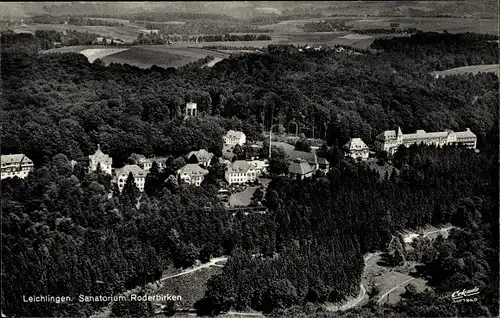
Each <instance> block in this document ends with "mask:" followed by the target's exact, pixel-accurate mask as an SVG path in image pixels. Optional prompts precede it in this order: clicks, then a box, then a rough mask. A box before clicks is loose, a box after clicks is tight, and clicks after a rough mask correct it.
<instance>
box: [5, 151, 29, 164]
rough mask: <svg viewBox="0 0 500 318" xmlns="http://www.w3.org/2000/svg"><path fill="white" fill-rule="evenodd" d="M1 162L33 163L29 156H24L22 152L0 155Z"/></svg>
mask: <svg viewBox="0 0 500 318" xmlns="http://www.w3.org/2000/svg"><path fill="white" fill-rule="evenodd" d="M1 162H2V164H20V163H21V162H23V163H27V164H30V163H33V162H32V161H31V159H30V158H28V157H26V156H25V155H24V154H22V153H20V154H13V155H2V158H1Z"/></svg>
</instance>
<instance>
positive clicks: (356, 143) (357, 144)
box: [343, 138, 368, 150]
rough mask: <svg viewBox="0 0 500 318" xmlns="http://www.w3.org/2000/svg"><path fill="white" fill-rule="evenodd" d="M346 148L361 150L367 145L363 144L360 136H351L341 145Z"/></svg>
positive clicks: (366, 147)
mask: <svg viewBox="0 0 500 318" xmlns="http://www.w3.org/2000/svg"><path fill="white" fill-rule="evenodd" d="M343 148H344V149H347V150H363V149H368V146H367V145H366V144H365V142H364V141H363V139H361V138H351V139H350V140H349V141H348V142H347V143H346V144H345V145H344V147H343Z"/></svg>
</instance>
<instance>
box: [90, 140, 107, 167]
mask: <svg viewBox="0 0 500 318" xmlns="http://www.w3.org/2000/svg"><path fill="white" fill-rule="evenodd" d="M89 159H92V160H94V161H96V162H103V163H106V164H109V165H110V164H111V162H112V159H111V157H110V156H108V155H107V154H105V153H103V152H102V151H101V145H99V144H97V150H96V152H95V153H94V154H93V155H90V156H89Z"/></svg>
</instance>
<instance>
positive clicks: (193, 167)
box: [177, 163, 208, 177]
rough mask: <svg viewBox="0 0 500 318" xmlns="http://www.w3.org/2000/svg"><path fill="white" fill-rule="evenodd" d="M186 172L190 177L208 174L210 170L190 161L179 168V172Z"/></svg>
mask: <svg viewBox="0 0 500 318" xmlns="http://www.w3.org/2000/svg"><path fill="white" fill-rule="evenodd" d="M184 173H186V174H187V175H189V176H190V177H193V176H204V175H206V174H207V173H208V170H206V169H203V168H202V167H200V165H199V164H197V163H188V164H187V165H185V166H184V167H182V168H180V169H179V170H177V174H184Z"/></svg>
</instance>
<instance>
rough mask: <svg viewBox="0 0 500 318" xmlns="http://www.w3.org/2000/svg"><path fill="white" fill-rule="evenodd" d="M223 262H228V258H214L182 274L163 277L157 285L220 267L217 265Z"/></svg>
mask: <svg viewBox="0 0 500 318" xmlns="http://www.w3.org/2000/svg"><path fill="white" fill-rule="evenodd" d="M223 261H227V256H221V257H216V258H212V259H211V260H210V261H208V262H207V263H204V264H201V265H198V266H194V267H192V268H189V269H186V270H183V271H182V272H180V273H177V274H174V275H169V276H166V277H163V278H161V279H160V280H158V281H157V283H160V282H163V281H165V280H167V279H170V278H174V277H179V276H183V275H187V274H191V273H194V272H197V271H199V270H200V269H203V268H207V267H210V266H219V265H216V264H215V263H218V262H223ZM220 266H221V267H224V266H222V265H220Z"/></svg>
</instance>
